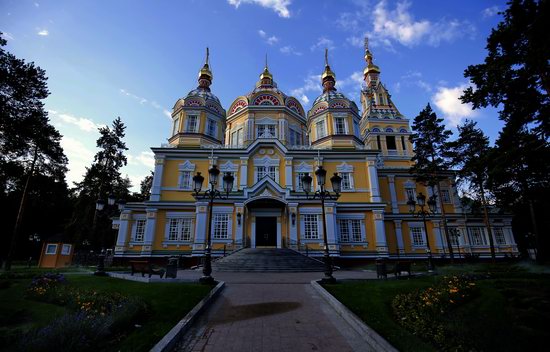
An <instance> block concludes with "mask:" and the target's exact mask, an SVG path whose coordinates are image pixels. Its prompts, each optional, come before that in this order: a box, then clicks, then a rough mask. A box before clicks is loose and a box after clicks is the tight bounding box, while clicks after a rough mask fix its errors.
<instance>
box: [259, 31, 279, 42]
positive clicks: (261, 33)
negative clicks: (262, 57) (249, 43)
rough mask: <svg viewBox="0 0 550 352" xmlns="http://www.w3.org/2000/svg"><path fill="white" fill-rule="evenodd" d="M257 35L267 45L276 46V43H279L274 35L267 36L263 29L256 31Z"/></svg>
mask: <svg viewBox="0 0 550 352" xmlns="http://www.w3.org/2000/svg"><path fill="white" fill-rule="evenodd" d="M258 35H259V36H260V37H261V38H263V39H265V42H266V43H267V44H269V45H273V44H276V43H277V42H279V38H277V36H275V35H271V36H270V35H268V34H267V33H266V32H265V31H264V30H263V29H259V30H258Z"/></svg>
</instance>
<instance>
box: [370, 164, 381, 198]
mask: <svg viewBox="0 0 550 352" xmlns="http://www.w3.org/2000/svg"><path fill="white" fill-rule="evenodd" d="M367 169H368V173H369V183H370V191H371V192H370V194H371V202H375V203H378V202H381V201H382V198H381V197H380V187H379V185H378V171H377V170H376V158H375V157H368V158H367Z"/></svg>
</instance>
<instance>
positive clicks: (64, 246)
mask: <svg viewBox="0 0 550 352" xmlns="http://www.w3.org/2000/svg"><path fill="white" fill-rule="evenodd" d="M72 247H73V246H72V245H71V244H63V245H62V246H61V255H71V249H72ZM67 248H68V250H65V249H67Z"/></svg>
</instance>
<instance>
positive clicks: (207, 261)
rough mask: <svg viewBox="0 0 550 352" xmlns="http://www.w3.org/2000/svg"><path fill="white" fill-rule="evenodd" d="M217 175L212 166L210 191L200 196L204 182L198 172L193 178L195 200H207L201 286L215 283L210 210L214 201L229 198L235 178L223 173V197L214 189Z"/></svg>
mask: <svg viewBox="0 0 550 352" xmlns="http://www.w3.org/2000/svg"><path fill="white" fill-rule="evenodd" d="M219 175H220V170H218V167H217V166H216V165H212V167H211V168H210V170H208V176H209V183H210V189H207V190H205V191H204V193H202V194H201V193H200V192H201V189H202V184H203V182H204V177H203V176H202V175H201V173H200V172H197V174H196V175H195V176H193V190H194V191H195V193H194V195H195V198H197V199H208V219H207V222H206V224H207V227H206V249H205V253H204V267H203V269H202V273H203V276H202V277H201V278H200V279H199V282H200V283H203V284H213V283H214V282H215V280H214V278H213V277H212V261H211V257H212V236H211V235H210V232H211V229H212V221H213V218H212V208H213V204H214V199H216V198H219V199H227V198H228V197H229V192H231V190H232V189H233V181H235V178H234V177H233V175H231V173H229V172H226V173H225V175H224V176H223V178H222V182H223V183H222V186H223V190H224V191H225V196H224V195H223V194H222V193H221V192H220V191H218V190H217V189H216V185H217V184H218V177H219Z"/></svg>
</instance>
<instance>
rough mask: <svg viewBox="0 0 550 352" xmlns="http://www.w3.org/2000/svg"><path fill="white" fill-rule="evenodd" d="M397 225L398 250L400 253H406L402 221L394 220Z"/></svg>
mask: <svg viewBox="0 0 550 352" xmlns="http://www.w3.org/2000/svg"><path fill="white" fill-rule="evenodd" d="M393 223H394V225H395V239H396V241H397V251H398V252H399V254H403V253H405V245H404V243H403V231H402V221H401V220H394V221H393Z"/></svg>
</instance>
